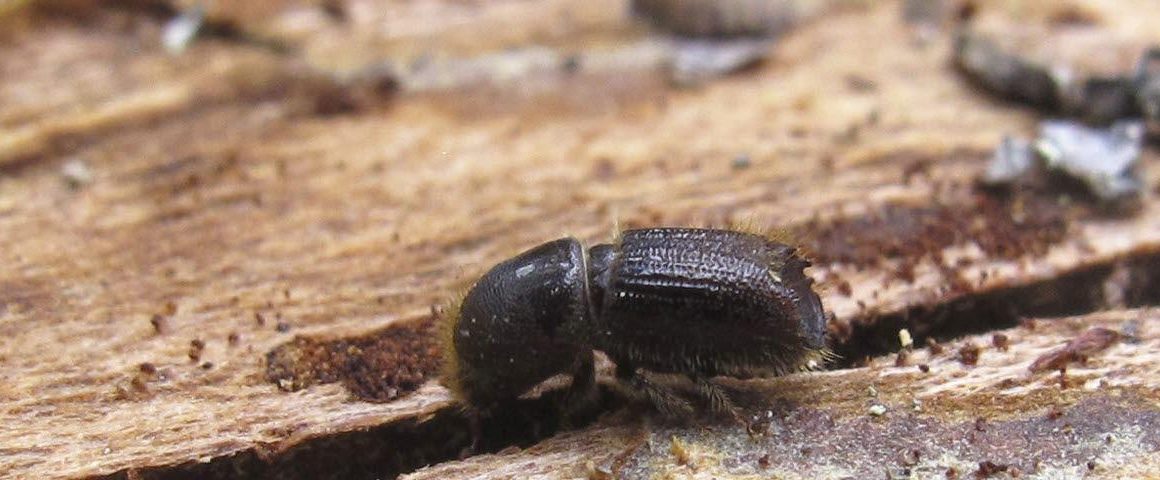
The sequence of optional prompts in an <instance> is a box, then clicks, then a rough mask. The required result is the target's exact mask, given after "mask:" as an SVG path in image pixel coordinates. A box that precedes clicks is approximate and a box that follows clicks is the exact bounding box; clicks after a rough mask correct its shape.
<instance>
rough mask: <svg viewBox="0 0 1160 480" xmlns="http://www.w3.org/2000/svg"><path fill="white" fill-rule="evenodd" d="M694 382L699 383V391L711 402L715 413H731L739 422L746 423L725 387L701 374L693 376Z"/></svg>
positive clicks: (730, 415)
mask: <svg viewBox="0 0 1160 480" xmlns="http://www.w3.org/2000/svg"><path fill="white" fill-rule="evenodd" d="M693 383H695V384H696V385H697V393H698V394H700V395H701V397H703V398H704V399H705V400H707V401H708V402H709V409H711V410H712V411H713V412H714V413H718V414H725V415H729V417H731V418H733V419H734V420H736V421H737V422H738V423H744V420H743V419H742V418H741V413H740V412H739V410H738V409H737V405H736V404H734V403H733V400H732V399H731V398H729V393H728V392H726V391H725V389H724V388H721V386H720V385H717V384H716V383H713V382H712V381H711V380H710V379H708V378H706V377H700V376H697V377H693Z"/></svg>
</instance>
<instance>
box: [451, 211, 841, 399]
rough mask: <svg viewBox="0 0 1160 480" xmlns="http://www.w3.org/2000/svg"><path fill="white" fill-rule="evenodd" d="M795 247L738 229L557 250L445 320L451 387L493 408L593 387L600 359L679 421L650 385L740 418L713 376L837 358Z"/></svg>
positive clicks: (498, 280) (549, 249) (506, 271)
mask: <svg viewBox="0 0 1160 480" xmlns="http://www.w3.org/2000/svg"><path fill="white" fill-rule="evenodd" d="M808 266H809V262H808V261H807V260H805V259H804V258H802V257H801V256H800V255H799V254H798V253H797V252H796V251H795V249H794V248H793V247H790V246H788V245H785V244H782V243H778V242H776V241H772V240H770V239H768V238H766V237H764V236H761V235H756V234H751V233H744V232H737V231H731V230H713V229H694V228H650V229H641V230H629V231H625V232H623V233H622V234H621V236H620V238H619V239H618V240H617V241H616V242H615V243H613V244H600V245H596V246H593V247H591V248H590V249H588V251H587V254H586V252H585V251H584V249H583V247H582V246H581V244H580V242H579V241H577V240H576V239H573V238H563V239H559V240H554V241H551V242H548V243H545V244H543V245H540V246H538V247H536V248H533V249H531V250H528V251H526V252H524V253H522V254H520V255H517V256H516V257H514V258H511V259H509V260H507V261H505V262H502V263H500V264H498V265H496V266H495V267H493V268H492V269H491V270H490V271H488V272H487V273H486V274H484V275H483V277H481V278H480V279H479V280H478V281H477V282H476V283H475V285H474V286H472V287H471V289H470V290H469V291H468V292H467V294H466V296H464V298H463V300H462V302H461V303H460V305H459V308H458V309H457V310H452V311H450V312H449V315H448V316H447V318H446V324H445V326H446V330H445V353H444V355H445V367H446V371H445V376H444V382H445V383H446V384H448V386H449V387H451V389H452V390H453V391H454V392H455V394H456V395H457V396H458V397H460V398H461V399H463V400H465V401H466V402H467V403H468V404H470V405H472V406H475V407H477V408H481V409H485V408H487V407H488V406H490V405H493V404H495V403H496V402H499V401H503V400H508V399H513V398H515V397H518V396H519V395H521V394H523V393H525V392H526V391H528V390H529V389H530V388H532V387H533V386H535V385H537V384H539V383H541V382H543V381H544V380H545V379H547V378H549V377H551V376H553V375H556V374H560V373H571V374H572V375H573V385H572V390H573V392H575V393H583V391H584V390H590V389H591V388H592V387H593V386H594V381H593V378H594V372H593V361H592V355H593V353H592V352H593V350H594V349H595V350H600V351H603V352H605V353H606V354H607V355H608V356H609V358H611V359H612V361H614V362H615V363H616V365H617V377H618V378H619V379H620V380H621V381H622V383H623V384H624V385H627V386H630V387H631V390H632V391H634V392H639V393H642V394H644V395H645V396H647V397H648V398H649V399H650V400H651V401H652V402H653V404H654V405H656V406H657V407H658V408H660V409H661V410H662V411H665V412H666V413H678V412H679V411H682V410H687V409H688V408H689V406H688V403H687V402H686V401H684V400H682V399H681V398H679V397H677V396H675V395H673V394H671V393H669V392H668V391H667V390H666V389H664V388H661V387H660V386H658V385H657V384H655V383H654V382H653V381H652V380H650V378H649V375H648V373H649V372H655V373H677V374H684V375H686V376H688V377H690V378H691V379H692V380H693V381H694V382H695V383H696V385H697V387H698V389H699V390H700V391H701V392H702V393H703V394H704V395H705V397H706V398H708V399H709V400H710V401H711V403H712V405H714V407H721V408H723V409H726V410H728V409H730V408H731V407H730V404H729V401H728V398H727V397H726V396H725V395H724V394H723V393H721V391H720V390H719V389H718V388H716V387H715V386H714V385H713V384H712V383H710V382H709V379H710V378H711V377H714V376H720V375H724V376H732V377H752V376H772V375H779V374H782V373H786V372H790V371H795V370H798V369H801V368H803V367H805V366H806V364H807V363H809V362H810V361H812V360H816V359H818V358H820V357H821V356H822V352H824V349H825V344H824V336H825V314H824V312H823V310H822V305H821V301H820V299H819V298H818V295H817V294H816V293H814V291H813V289H812V283H813V282H812V280H811V279H810V278H809V277H807V276H806V275H805V273H804V269H805V268H806V267H808Z"/></svg>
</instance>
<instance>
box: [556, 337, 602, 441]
mask: <svg viewBox="0 0 1160 480" xmlns="http://www.w3.org/2000/svg"><path fill="white" fill-rule="evenodd" d="M593 357H594V356H593V353H592V350H588V351H587V353H584V354H581V355H580V356H579V357H577V358H576V362H575V363H574V364H573V366H572V385H571V386H570V387H568V391H567V393H565V395H564V400H563V402H562V403H561V405H560V418H561V419H563V421H564V422H565V424H567V423H568V421H569V420H570V418H569V417H570V416H572V415H575V414H577V413H583V412H584V411H585V410H586V409H587V408H588V407H590V406H591V405H592V404H594V403H596V398H597V389H596V367H595V360H594V358H593Z"/></svg>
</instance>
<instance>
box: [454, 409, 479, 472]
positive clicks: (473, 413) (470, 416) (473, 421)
mask: <svg viewBox="0 0 1160 480" xmlns="http://www.w3.org/2000/svg"><path fill="white" fill-rule="evenodd" d="M464 414H465V416H466V417H467V432H468V434H469V435H471V445H468V446H466V447H463V450H460V451H459V459H460V460H463V459H465V458H467V457H470V456H472V455H475V454H476V453H479V447H480V443H481V441H482V440H483V418H482V414H481V413H480V411H479V410H477V409H474V408H472V409H469V410H467V411H466V412H464Z"/></svg>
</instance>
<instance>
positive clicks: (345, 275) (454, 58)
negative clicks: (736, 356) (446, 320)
mask: <svg viewBox="0 0 1160 480" xmlns="http://www.w3.org/2000/svg"><path fill="white" fill-rule="evenodd" d="M1157 22H1160V9H1157V8H1156V5H1155V4H1154V3H1153V2H1148V1H1143V0H1139V1H1137V0H1131V1H1102V0H1068V1H1048V0H1042V1H1030V0H1029V1H1016V2H1001V1H990V0H980V1H967V0H925V1H924V0H898V1H885V2H870V1H856V0H845V1H840V0H718V1H711V0H668V1H665V0H322V1H250V2H230V1H197V0H188V1H186V0H169V1H166V0H101V1H81V0H0V477H2V478H249V477H274V478H320V477H325V478H382V477H388V478H389V477H394V476H396V475H399V474H407V473H409V472H414V471H416V470H417V469H419V468H421V467H424V466H429V465H437V464H438V465H441V466H439V467H433V468H429V469H426V470H419V471H418V472H417V473H414V474H413V475H414V477H412V478H467V477H469V476H472V475H479V476H476V477H473V478H491V477H489V475H491V476H494V477H495V478H500V477H502V476H504V475H508V476H514V478H532V476H534V475H543V476H544V477H543V478H578V477H585V476H586V477H587V478H648V477H650V476H652V475H660V474H666V473H667V474H674V475H678V476H680V475H684V474H689V475H692V474H694V473H696V474H700V475H709V476H714V475H715V476H717V477H718V478H730V477H739V476H744V475H789V474H795V475H803V476H805V477H809V478H838V477H840V476H841V475H839V474H838V473H834V472H839V473H842V474H849V475H851V476H862V475H878V476H881V474H882V470H883V469H884V468H885V469H886V472H887V473H886V474H887V475H888V476H889V475H901V474H902V472H903V470H905V471H906V472H908V473H907V475H910V474H912V473H913V474H915V475H918V476H922V475H926V474H930V475H936V474H937V476H948V477H949V476H952V474H951V472H952V471H953V472H955V473H954V474H955V475H960V474H961V475H972V474H975V475H982V476H988V475H1012V476H1013V475H1015V474H1019V473H1021V474H1024V475H1030V476H1035V475H1039V476H1040V478H1079V477H1080V476H1084V475H1090V476H1095V477H1102V478H1139V477H1147V476H1150V475H1152V476H1154V475H1156V472H1157V471H1160V468H1158V467H1157V465H1160V459H1158V457H1157V453H1156V452H1157V449H1158V445H1160V438H1157V434H1156V432H1160V413H1158V412H1157V408H1156V405H1157V404H1158V403H1157V402H1158V400H1160V399H1158V397H1157V394H1156V392H1157V391H1158V390H1157V388H1158V387H1160V386H1158V385H1157V384H1156V382H1157V381H1158V380H1157V379H1160V372H1157V371H1156V367H1155V365H1160V363H1157V362H1155V361H1154V360H1155V359H1153V358H1151V357H1149V355H1154V354H1155V352H1157V351H1160V348H1157V347H1160V343H1158V342H1160V335H1157V332H1156V329H1155V327H1153V325H1154V324H1155V319H1156V314H1155V312H1154V311H1153V309H1152V308H1151V307H1152V306H1154V305H1156V304H1157V302H1160V295H1158V294H1157V293H1156V292H1157V291H1160V289H1156V288H1155V280H1156V279H1157V278H1160V268H1158V267H1157V265H1160V257H1158V255H1157V253H1156V252H1158V251H1160V224H1158V223H1157V220H1158V219H1160V216H1158V215H1157V201H1156V198H1155V197H1156V192H1157V187H1156V185H1157V180H1158V179H1157V175H1158V174H1157V172H1156V169H1155V167H1154V165H1155V161H1156V158H1155V157H1156V153H1155V151H1154V150H1155V149H1154V147H1153V144H1154V139H1155V134H1156V132H1157V125H1158V123H1157V122H1158V121H1160V50H1157V45H1160V30H1157V29H1156V28H1155V25H1157V24H1158V23H1157ZM647 226H699V227H717V228H724V227H740V226H746V227H747V228H751V229H757V230H762V231H769V232H775V233H776V234H777V235H778V236H779V238H786V239H790V241H793V242H794V243H797V244H799V245H800V246H801V247H802V249H803V251H804V252H805V253H806V254H807V255H808V256H809V257H810V258H811V259H812V260H813V262H814V267H813V268H812V269H811V270H810V271H809V274H810V275H811V276H812V277H813V278H814V279H815V280H816V281H817V286H818V289H819V291H820V292H821V294H822V297H823V302H824V304H825V307H826V310H827V312H828V313H829V316H830V324H829V341H830V344H831V345H830V346H831V349H832V350H833V351H834V352H836V353H837V354H838V359H837V360H835V361H834V362H833V363H832V364H829V365H826V366H825V368H827V369H831V370H834V372H828V373H826V374H824V375H818V377H819V378H818V379H811V378H809V376H804V377H803V376H791V378H788V379H784V380H771V381H769V382H773V383H761V382H757V383H752V384H747V385H748V386H743V387H742V386H738V387H736V388H739V389H742V390H745V389H750V390H751V391H750V392H749V394H748V395H745V394H743V395H739V396H740V397H741V398H743V399H748V400H746V401H747V402H748V403H747V404H746V405H747V408H749V409H750V410H751V413H754V415H759V416H760V415H765V414H766V413H765V412H770V413H769V414H768V416H767V417H762V418H766V420H763V421H765V422H766V424H765V425H766V426H765V427H763V428H765V429H766V430H767V431H772V432H775V433H777V432H782V433H780V434H777V435H781V436H777V435H775V436H774V437H775V438H771V437H768V436H767V437H762V438H763V440H760V441H757V440H754V441H753V442H750V443H746V442H749V440H744V439H745V438H748V437H747V436H746V433H745V431H744V429H741V430H737V431H732V430H728V429H725V430H720V431H717V430H714V431H712V432H715V433H704V431H703V430H699V429H698V427H690V428H685V429H681V428H679V427H672V428H670V427H657V428H653V427H650V426H647V425H646V426H645V427H640V428H635V427H634V428H635V429H634V428H629V427H626V425H632V424H633V423H632V421H626V420H625V419H623V418H620V419H617V418H616V417H613V418H612V419H611V420H610V419H609V418H605V417H602V418H601V419H599V420H594V422H595V423H593V424H592V425H587V426H574V427H578V428H576V429H575V431H574V432H572V433H568V434H565V435H562V436H559V435H557V436H553V435H554V434H555V433H556V432H557V431H559V430H561V429H562V426H561V425H559V424H558V423H557V422H555V421H554V420H552V419H550V418H549V417H550V416H551V415H550V413H546V410H544V408H546V407H545V406H544V405H543V404H542V403H536V402H535V401H532V400H530V401H528V402H527V403H525V404H521V405H523V406H522V407H521V408H522V409H523V411H515V412H508V414H505V415H503V416H501V417H500V418H499V419H498V420H496V421H495V422H493V424H490V425H488V426H487V428H488V430H487V432H486V438H485V445H484V451H486V452H502V453H501V454H500V455H498V456H490V455H479V456H474V457H471V458H467V459H464V460H457V457H458V456H459V455H460V454H461V452H462V451H463V449H464V447H466V446H467V445H468V444H469V443H470V439H469V438H468V434H467V431H466V421H465V420H464V419H463V417H462V416H461V415H460V414H459V410H457V409H456V407H455V405H454V403H453V401H452V400H451V398H450V396H449V395H448V393H447V391H446V389H444V388H443V387H442V386H440V385H439V383H438V382H437V381H436V379H435V377H436V376H437V373H438V368H439V355H440V352H439V346H438V345H437V344H436V342H435V341H434V340H433V339H434V333H433V328H435V327H434V324H435V322H436V319H437V317H438V314H439V312H440V310H441V308H442V305H444V304H445V303H446V301H447V299H448V298H451V297H453V296H454V295H455V293H456V292H457V291H461V290H462V289H463V288H464V287H465V286H466V285H468V284H469V283H470V282H471V281H472V280H473V279H474V278H477V277H478V275H479V274H480V273H482V272H483V271H485V270H486V269H487V268H488V267H490V266H491V265H494V264H495V263H496V262H499V261H502V260H503V259H506V258H509V257H510V256H512V255H514V254H516V253H518V252H520V251H522V250H524V249H526V248H528V247H530V246H533V245H537V244H539V243H542V242H544V241H547V240H550V239H555V238H559V237H562V236H567V235H571V236H576V237H577V238H580V239H581V240H583V241H585V242H589V243H595V242H602V241H607V240H608V239H609V238H612V237H613V236H614V235H615V234H616V231H617V228H633V227H647ZM1064 317H1066V318H1067V320H1064V319H1063V318H1064ZM1029 319H1040V320H1039V321H1038V323H1036V322H1035V321H1031V322H1030V323H1029V322H1028V320H1029ZM1029 325H1030V326H1029ZM1036 325H1038V327H1036ZM1090 329H1103V330H1100V331H1097V332H1096V333H1094V334H1091V335H1089V336H1084V333H1083V332H1087V331H1089V330H1090ZM1104 330H1106V332H1105V331H1104ZM901 332H906V333H905V335H903V334H902V333H901ZM1108 332H1111V333H1108ZM1113 334H1114V335H1113ZM1076 339H1080V340H1076ZM1109 339H1111V340H1109ZM1072 341H1077V342H1078V343H1075V344H1074V345H1073V344H1072V343H1069V342H1072ZM931 345H933V346H931ZM943 345H945V346H943ZM1067 345H1071V347H1066V346H1067ZM1093 345H1094V346H1093ZM1065 347H1066V348H1065ZM1053 348H1061V350H1058V351H1054V350H1052V349H1053ZM1067 348H1070V350H1069V349H1067ZM1052 352H1056V353H1052ZM1048 354H1051V355H1055V356H1048V357H1044V355H1048ZM1089 358H1090V359H1094V360H1090V361H1089V363H1082V362H1079V360H1080V359H1089ZM1032 366H1033V367H1032ZM605 367H607V365H605ZM1064 371H1066V372H1067V375H1064V374H1063V373H1062V372H1064ZM1069 379H1070V380H1069ZM1109 379H1111V380H1109ZM1097 380H1098V381H1097ZM811 381H812V382H815V383H814V384H812V385H811V384H810V382H811ZM778 382H781V383H778ZM1093 382H1094V383H1093ZM818 383H820V384H821V385H822V386H821V387H819V385H818ZM1068 385H1071V388H1069V387H1068ZM1077 385H1078V386H1079V387H1077ZM867 392H871V393H867ZM1113 398H1114V399H1115V400H1110V399H1113ZM923 408H925V409H926V410H923ZM1054 409H1060V413H1059V415H1057V416H1055V417H1053V418H1051V419H1050V420H1051V421H1056V420H1058V419H1059V418H1063V419H1064V420H1063V422H1066V423H1067V424H1068V425H1069V427H1068V428H1070V429H1071V431H1072V432H1073V434H1072V435H1071V436H1069V437H1066V438H1062V437H1060V436H1058V435H1055V434H1053V433H1051V432H1058V431H1059V430H1058V428H1056V427H1059V425H1055V424H1052V425H1055V427H1051V426H1044V425H1045V424H1042V423H1036V422H1040V419H1042V418H1045V417H1044V412H1045V411H1047V412H1055V411H1056V410H1054ZM517 410H519V409H517ZM612 410H615V408H612ZM775 412H776V414H775ZM803 412H804V413H803ZM819 412H820V413H819ZM868 412H869V413H868ZM894 412H911V413H909V414H907V415H903V414H902V413H899V414H897V415H895V414H894ZM917 412H922V413H917ZM1050 416H1051V415H1048V417H1050ZM978 419H985V420H986V421H987V422H992V423H988V425H993V426H994V427H993V428H991V427H987V428H984V427H978V430H976V427H977V425H979V424H978V421H980V420H978ZM1032 419H1035V420H1034V421H1033V420H1032ZM1081 419H1086V421H1080V420H1081ZM628 420H632V419H628ZM779 422H780V423H779ZM923 422H928V423H923ZM1004 422H1006V423H1004ZM1021 422H1022V423H1021ZM920 424H921V425H927V426H930V425H935V426H939V428H934V427H931V428H927V427H921V428H920V427H919V426H917V425H920ZM770 425H772V426H770ZM819 425H821V426H819ZM835 425H838V426H839V427H841V428H838V427H835ZM1123 425H1133V426H1136V427H1139V428H1138V429H1137V430H1122V429H1120V430H1117V429H1119V428H1120V427H1121V426H1123ZM823 426H824V427H823ZM1052 428H1056V430H1052ZM1059 428H1062V427H1059ZM1124 428H1127V427H1124ZM562 430H564V431H568V430H569V429H567V428H563V429H562ZM831 431H841V432H849V433H848V434H846V435H847V436H841V435H840V434H838V433H835V434H834V435H836V436H834V437H832V438H831V437H825V438H823V437H820V436H818V434H817V432H831ZM642 432H643V433H642ZM786 432H788V433H786ZM986 432H991V433H986ZM750 433H752V432H750ZM976 435H979V436H984V435H991V436H989V437H979V438H983V440H981V441H978V442H976V441H975V440H976ZM642 436H643V437H642ZM968 436H970V441H967V440H964V439H965V438H967V437H968ZM641 438H645V439H646V440H641ZM1112 438H1115V439H1117V440H1116V441H1112V440H1107V441H1106V442H1105V441H1104V439H1112ZM677 439H680V442H683V443H680V444H679V445H678V444H677V443H673V444H672V445H669V443H666V442H670V440H671V441H672V442H677ZM1011 439H1019V442H1022V443H1017V442H1014V440H1011ZM1120 439H1126V440H1124V441H1122V442H1121V441H1120ZM654 441H655V442H662V443H663V444H664V445H666V446H664V447H658V448H656V449H652V448H649V449H641V448H637V447H626V446H625V445H637V446H639V445H640V444H641V442H646V443H649V444H651V442H654ZM570 442H571V443H570ZM533 445H534V447H533ZM698 445H699V446H700V447H698V448H701V447H703V448H702V449H701V450H698V449H697V448H694V447H696V446H698ZM826 445H828V446H826ZM963 445H969V446H967V447H964V446H963ZM1125 445H1127V446H1131V448H1128V447H1125ZM685 446H690V447H689V451H692V452H694V453H693V454H689V455H692V457H688V455H686V454H678V453H675V452H684V451H685V450H686V448H685ZM518 447H531V448H529V449H526V450H520V448H518ZM815 447H816V450H810V448H815ZM709 448H711V450H712V452H715V453H713V455H715V456H713V455H708V456H706V455H707V454H706V455H702V456H701V457H697V455H698V454H697V453H696V452H702V453H703V452H706V451H709V450H705V449H709ZM513 449H514V450H513ZM779 449H780V450H779ZM919 449H925V450H923V451H922V452H921V453H914V452H918V451H919ZM1031 451H1035V452H1047V453H1041V454H1039V456H1038V457H1034V458H1033V457H1032V456H1029V455H1027V454H1026V452H1031ZM811 452H812V453H811ZM899 452H902V453H899ZM771 455H772V457H771ZM899 455H902V457H901V458H902V460H901V463H899V460H898V458H900V457H899ZM673 456H676V457H680V458H685V460H680V461H678V462H677V463H673V462H672V461H671V460H672V459H671V458H669V457H673ZM708 457H712V458H714V459H718V460H720V461H717V460H714V462H715V463H714V462H709V463H698V462H697V461H696V458H708ZM689 458H693V459H694V460H689ZM762 458H764V460H762ZM771 458H772V460H771ZM722 459H725V460H722ZM678 460H679V459H678ZM445 462H446V463H445ZM666 462H667V463H666ZM984 462H986V463H984ZM771 465H772V466H771ZM517 467H518V468H517ZM670 467H671V468H670ZM1001 467H1002V468H1001ZM505 468H507V469H508V470H505ZM520 469H523V470H520ZM681 469H684V470H681ZM779 469H780V470H779ZM674 472H676V473H674ZM682 472H683V473H682ZM690 472H692V473H690ZM843 472H844V473H843ZM1011 472H1015V473H1011ZM1061 472H1062V473H1061Z"/></svg>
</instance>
